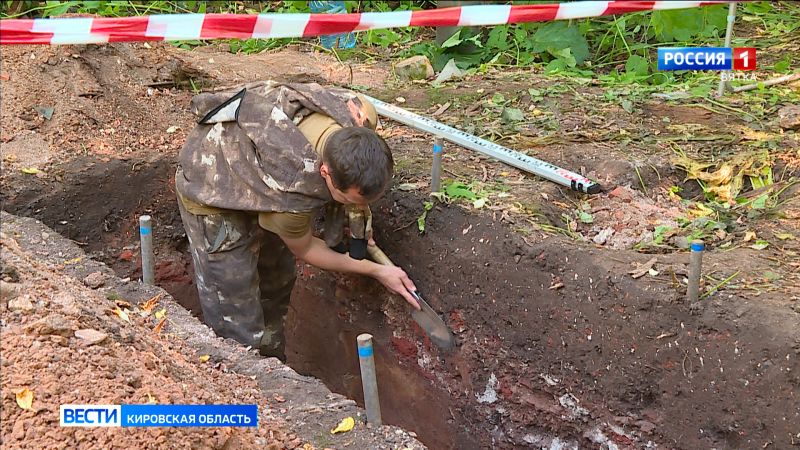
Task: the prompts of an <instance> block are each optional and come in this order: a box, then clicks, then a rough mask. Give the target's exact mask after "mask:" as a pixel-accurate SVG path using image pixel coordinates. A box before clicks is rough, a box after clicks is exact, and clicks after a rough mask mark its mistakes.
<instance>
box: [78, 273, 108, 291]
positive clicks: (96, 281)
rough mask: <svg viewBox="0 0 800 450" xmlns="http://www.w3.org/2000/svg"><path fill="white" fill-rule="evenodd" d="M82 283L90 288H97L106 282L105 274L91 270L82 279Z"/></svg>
mask: <svg viewBox="0 0 800 450" xmlns="http://www.w3.org/2000/svg"><path fill="white" fill-rule="evenodd" d="M83 284H85V285H86V286H88V287H90V288H92V289H97V288H99V287H101V286H103V285H104V284H106V276H105V275H103V273H102V272H92V273H90V274H89V275H87V276H86V278H84V279H83Z"/></svg>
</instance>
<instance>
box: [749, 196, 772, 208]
mask: <svg viewBox="0 0 800 450" xmlns="http://www.w3.org/2000/svg"><path fill="white" fill-rule="evenodd" d="M767 200H769V195H768V194H762V195H760V196H759V197H758V198H756V199H755V200H753V203H751V204H750V207H751V208H753V209H764V208H766V207H767Z"/></svg>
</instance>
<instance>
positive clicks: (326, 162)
mask: <svg viewBox="0 0 800 450" xmlns="http://www.w3.org/2000/svg"><path fill="white" fill-rule="evenodd" d="M319 172H320V175H322V177H323V178H324V179H325V183H326V184H327V185H328V190H329V191H330V192H331V196H332V197H333V199H334V200H336V201H337V202H339V203H343V204H346V205H366V204H369V203H370V202H372V201H374V200H376V199H378V198H379V197H380V196H381V195H383V191H384V190H386V187H387V186H388V185H389V180H390V179H391V178H392V173H393V172H394V159H393V158H392V152H391V150H389V146H388V145H386V142H385V141H384V140H383V138H381V137H380V136H378V133H376V132H375V131H373V130H371V129H369V128H363V127H345V128H342V129H341V130H337V131H335V132H334V133H333V134H331V137H330V138H328V141H327V142H326V144H325V150H324V151H323V154H322V165H321V166H320V169H319Z"/></svg>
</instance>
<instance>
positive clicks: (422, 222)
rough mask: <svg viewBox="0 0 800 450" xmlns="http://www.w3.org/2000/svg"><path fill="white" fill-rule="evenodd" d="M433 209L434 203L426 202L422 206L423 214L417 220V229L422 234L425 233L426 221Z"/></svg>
mask: <svg viewBox="0 0 800 450" xmlns="http://www.w3.org/2000/svg"><path fill="white" fill-rule="evenodd" d="M432 209H433V202H425V203H423V204H422V214H420V216H419V217H418V218H417V228H418V229H419V232H420V234H422V233H424V232H425V219H426V218H427V217H428V211H430V210H432Z"/></svg>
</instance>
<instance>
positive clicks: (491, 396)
mask: <svg viewBox="0 0 800 450" xmlns="http://www.w3.org/2000/svg"><path fill="white" fill-rule="evenodd" d="M499 385H500V383H498V382H497V377H496V376H494V373H493V374H491V375H489V381H487V382H486V389H485V390H484V391H483V394H481V395H480V396H479V397H478V403H494V402H496V401H497V390H496V389H497V388H498V387H499Z"/></svg>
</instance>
